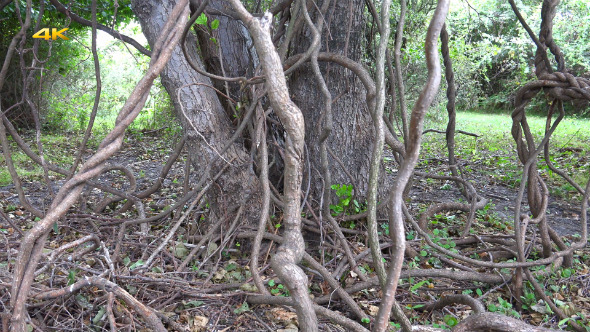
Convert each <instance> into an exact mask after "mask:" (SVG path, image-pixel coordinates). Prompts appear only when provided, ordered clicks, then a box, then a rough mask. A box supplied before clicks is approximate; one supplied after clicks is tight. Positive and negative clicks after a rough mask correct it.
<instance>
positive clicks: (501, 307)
mask: <svg viewBox="0 0 590 332" xmlns="http://www.w3.org/2000/svg"><path fill="white" fill-rule="evenodd" d="M488 311H490V312H498V313H502V314H504V315H508V316H513V317H515V318H520V314H519V313H518V312H517V311H516V310H514V309H512V303H510V302H508V301H506V300H504V299H503V298H502V297H498V305H496V304H494V303H490V304H488Z"/></svg>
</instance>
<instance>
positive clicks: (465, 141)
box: [421, 112, 590, 199]
mask: <svg viewBox="0 0 590 332" xmlns="http://www.w3.org/2000/svg"><path fill="white" fill-rule="evenodd" d="M527 121H528V123H529V126H530V128H531V133H532V134H533V136H534V137H535V140H536V143H537V144H538V143H539V142H540V141H541V139H542V138H543V136H544V133H545V121H546V118H545V117H542V116H538V115H527ZM426 128H435V129H439V130H445V128H446V119H445V120H442V121H440V122H437V121H432V120H431V121H430V123H427V124H426ZM456 129H457V130H463V131H466V132H471V133H474V134H478V135H481V137H479V138H475V137H472V136H467V135H462V134H456V135H455V140H456V148H455V154H456V156H457V158H459V159H462V160H467V161H469V163H467V164H466V165H465V166H464V171H465V172H466V173H470V172H474V171H476V170H477V171H478V172H479V173H480V174H483V175H486V176H488V177H490V179H491V182H492V184H493V183H501V184H503V185H506V186H509V187H512V188H517V187H518V186H519V185H520V181H521V175H522V164H521V162H520V161H519V160H518V157H517V155H516V143H515V141H514V138H513V137H512V134H511V130H512V118H511V116H510V114H490V113H475V112H460V113H457V127H456ZM588 142H590V119H586V118H575V117H569V118H568V117H566V118H564V119H563V120H562V121H561V123H560V124H559V126H558V127H557V129H556V130H555V132H554V133H553V135H552V136H551V141H550V157H551V161H552V163H553V164H554V165H555V166H556V167H557V168H558V169H560V170H563V171H565V172H566V173H567V174H568V175H569V176H571V177H572V178H573V179H574V180H576V182H578V183H579V184H580V185H582V186H584V185H585V183H586V182H587V181H588V175H587V169H588V167H590V158H589V157H588V152H589V151H588ZM446 154H447V147H446V141H445V139H444V136H443V135H440V134H427V135H426V136H425V138H424V149H423V150H422V155H421V157H422V161H421V165H426V164H429V163H431V162H432V161H433V160H436V159H437V158H438V159H439V160H440V159H444V158H446ZM538 168H539V172H540V174H541V176H542V177H543V178H544V179H545V180H546V182H547V185H548V187H549V189H550V191H551V194H552V195H555V196H558V197H562V198H567V199H572V198H579V199H581V197H578V196H580V195H579V194H577V192H576V191H575V188H573V187H572V186H571V185H570V184H568V183H566V182H565V180H563V179H562V178H561V177H560V176H559V175H557V174H555V173H554V172H552V171H551V170H550V169H549V167H547V165H546V164H545V161H544V158H543V155H542V154H541V155H540V156H539V163H538Z"/></svg>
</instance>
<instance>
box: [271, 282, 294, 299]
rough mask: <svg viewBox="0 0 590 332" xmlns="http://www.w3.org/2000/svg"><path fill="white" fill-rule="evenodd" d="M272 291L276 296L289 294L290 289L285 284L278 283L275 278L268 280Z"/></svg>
mask: <svg viewBox="0 0 590 332" xmlns="http://www.w3.org/2000/svg"><path fill="white" fill-rule="evenodd" d="M268 286H270V293H271V294H272V295H275V296H289V290H288V289H287V288H285V286H283V284H277V283H276V282H275V281H274V280H273V279H270V280H269V281H268Z"/></svg>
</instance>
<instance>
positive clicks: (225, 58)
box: [191, 0, 258, 116]
mask: <svg viewBox="0 0 590 332" xmlns="http://www.w3.org/2000/svg"><path fill="white" fill-rule="evenodd" d="M198 3H199V1H194V3H193V2H191V12H192V11H194V10H196V9H197V8H196V6H197V5H198ZM205 13H207V16H208V18H209V22H213V21H214V20H219V28H218V29H215V30H211V29H209V28H208V27H204V26H201V25H195V26H194V28H195V32H196V35H197V40H198V42H199V49H200V51H201V57H202V58H203V64H204V65H205V69H206V70H207V72H209V73H212V74H215V75H218V76H226V77H238V76H244V77H252V76H253V72H254V69H255V67H256V66H257V65H258V59H257V57H256V51H255V50H254V46H253V44H252V38H251V37H250V35H249V34H248V30H247V29H246V28H245V27H244V25H243V24H242V23H241V22H240V21H238V20H236V19H234V18H232V17H231V14H232V13H233V10H232V8H231V5H230V4H229V3H228V2H227V1H226V0H211V1H209V4H208V5H207V8H206V9H205ZM222 64H223V66H222ZM213 85H214V86H215V88H217V89H218V90H220V91H222V92H223V93H224V94H226V95H229V97H231V98H232V99H233V100H235V101H236V102H241V101H244V98H245V96H244V93H243V91H242V90H241V88H242V87H241V86H240V84H239V83H236V82H228V83H226V82H223V81H220V80H214V81H213ZM228 90H229V91H228ZM228 92H229V93H228ZM219 97H220V99H221V100H223V102H222V104H223V105H224V106H228V107H227V111H228V114H230V116H232V115H233V114H234V112H235V108H233V107H235V106H236V105H231V103H229V102H227V99H226V98H225V97H224V96H219ZM232 108H233V109H232Z"/></svg>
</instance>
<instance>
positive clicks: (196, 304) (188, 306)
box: [183, 301, 205, 308]
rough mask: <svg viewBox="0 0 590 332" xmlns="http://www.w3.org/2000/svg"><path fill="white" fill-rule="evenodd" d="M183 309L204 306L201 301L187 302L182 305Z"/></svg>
mask: <svg viewBox="0 0 590 332" xmlns="http://www.w3.org/2000/svg"><path fill="white" fill-rule="evenodd" d="M183 304H184V306H185V308H191V307H192V308H196V307H200V306H202V305H203V304H205V302H203V301H188V302H186V303H183Z"/></svg>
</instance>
